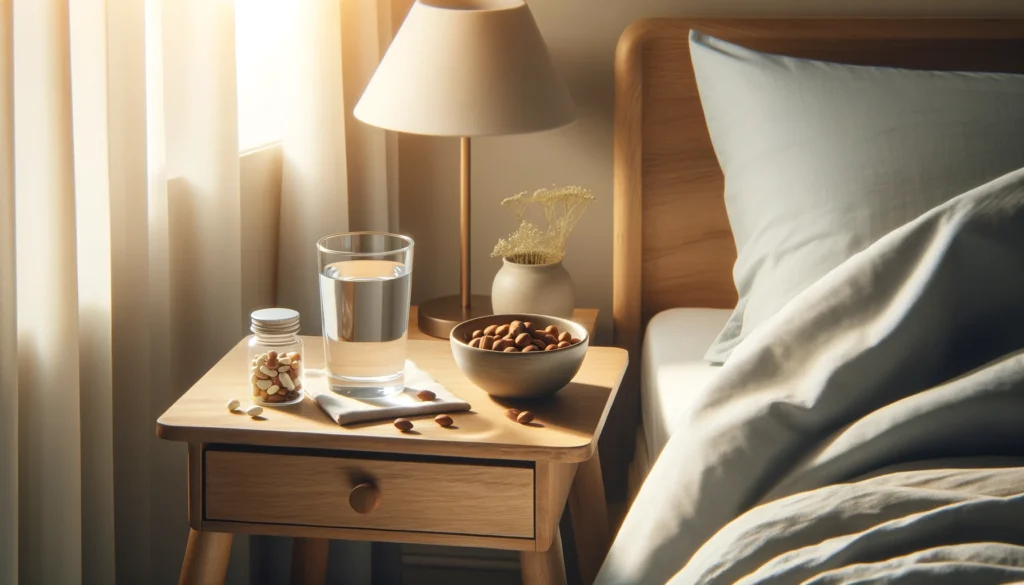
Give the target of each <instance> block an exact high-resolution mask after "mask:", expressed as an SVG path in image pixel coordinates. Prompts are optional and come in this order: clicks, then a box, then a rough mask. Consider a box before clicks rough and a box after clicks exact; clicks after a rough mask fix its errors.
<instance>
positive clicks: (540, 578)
mask: <svg viewBox="0 0 1024 585" xmlns="http://www.w3.org/2000/svg"><path fill="white" fill-rule="evenodd" d="M519 566H520V567H521V568H522V571H523V585H566V584H565V560H564V559H563V558H562V536H561V534H560V533H559V532H555V536H554V538H553V539H552V541H551V548H549V549H548V550H546V551H544V552H536V551H521V552H520V553H519Z"/></svg>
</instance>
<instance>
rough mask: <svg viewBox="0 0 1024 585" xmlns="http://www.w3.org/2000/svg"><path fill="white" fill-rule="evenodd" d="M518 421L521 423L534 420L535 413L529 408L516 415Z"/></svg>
mask: <svg viewBox="0 0 1024 585" xmlns="http://www.w3.org/2000/svg"><path fill="white" fill-rule="evenodd" d="M516 422H517V423H519V424H521V425H525V424H528V423H531V422H533V413H532V412H530V411H529V410H524V411H522V412H520V413H519V416H517V417H516Z"/></svg>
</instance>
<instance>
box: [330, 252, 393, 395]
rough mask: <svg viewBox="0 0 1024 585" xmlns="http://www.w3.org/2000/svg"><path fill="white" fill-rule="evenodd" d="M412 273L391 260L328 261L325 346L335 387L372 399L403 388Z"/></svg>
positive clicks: (348, 393) (349, 393)
mask: <svg viewBox="0 0 1024 585" xmlns="http://www.w3.org/2000/svg"><path fill="white" fill-rule="evenodd" d="M411 277H412V274H411V272H410V271H409V270H408V269H407V268H406V266H405V265H404V264H402V263H400V262H394V261H391V260H348V261H341V262H333V263H330V264H327V265H326V266H324V268H323V270H322V271H321V273H320V299H321V308H322V310H323V333H324V351H325V353H326V357H327V373H328V376H329V377H330V378H331V384H332V386H334V389H335V391H339V392H343V393H345V394H347V395H349V396H354V397H366V398H371V397H376V396H386V395H389V394H392V393H394V392H397V391H398V390H401V389H402V387H403V383H404V377H403V375H402V374H403V370H404V368H405V342H406V337H407V334H408V331H407V329H408V326H409V295H410V287H411V282H412V278H411Z"/></svg>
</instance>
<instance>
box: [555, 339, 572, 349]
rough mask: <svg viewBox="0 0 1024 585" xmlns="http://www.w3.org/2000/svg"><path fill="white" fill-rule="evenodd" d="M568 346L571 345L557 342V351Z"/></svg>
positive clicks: (566, 342)
mask: <svg viewBox="0 0 1024 585" xmlns="http://www.w3.org/2000/svg"><path fill="white" fill-rule="evenodd" d="M570 345H572V344H571V343H569V342H568V341H559V342H558V349H562V348H566V347H569V346H570Z"/></svg>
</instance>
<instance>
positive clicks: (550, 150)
mask: <svg viewBox="0 0 1024 585" xmlns="http://www.w3.org/2000/svg"><path fill="white" fill-rule="evenodd" d="M395 1H396V2H397V3H398V5H399V7H397V8H396V10H395V14H396V18H401V15H402V14H404V8H403V7H405V8H407V6H408V5H409V2H408V0H395ZM528 1H529V4H530V7H531V10H532V11H533V14H534V17H535V18H536V20H537V24H538V25H539V26H540V29H541V33H542V34H543V35H544V38H545V39H546V40H547V43H548V47H549V49H550V51H551V55H552V58H553V59H554V61H555V65H556V67H557V68H558V70H559V71H560V72H561V73H562V75H563V77H564V79H565V80H566V82H567V83H568V85H569V90H570V91H571V93H572V95H573V98H574V99H575V100H576V105H577V108H578V111H579V121H577V122H576V123H575V124H573V125H571V126H568V127H565V128H563V129H560V130H554V131H550V132H544V133H539V134H534V135H525V136H508V137H497V138H479V139H475V140H474V141H473V143H472V145H473V146H472V148H473V151H472V154H473V208H472V221H473V235H472V244H473V259H472V286H473V290H474V291H475V292H479V293H486V294H490V287H491V281H492V280H493V278H494V274H495V273H496V272H497V270H498V268H499V267H500V264H501V261H500V259H497V258H491V257H490V252H491V250H492V249H493V247H494V243H495V241H496V240H497V238H498V237H499V236H503V235H506V234H507V233H508V232H510V231H511V230H512V229H513V228H514V222H513V221H512V219H511V218H510V217H509V216H508V213H507V211H506V210H502V209H501V208H500V207H499V203H500V202H501V200H502V199H503V198H504V197H507V196H509V195H512V194H514V193H516V192H518V191H525V190H533V189H536V188H539V187H544V186H550V185H552V184H554V183H557V184H559V185H566V184H579V185H583V186H585V187H588V188H590V189H592V190H593V191H594V194H595V196H596V197H597V201H596V202H594V204H592V205H591V206H590V208H589V209H588V210H587V212H586V215H585V216H584V217H583V220H582V221H581V222H580V224H579V226H578V227H577V228H576V231H575V233H574V234H573V236H572V237H571V239H570V241H569V246H568V253H567V257H566V260H565V265H566V267H567V268H568V270H569V272H570V273H572V275H573V278H574V279H575V281H576V286H577V305H578V306H587V307H598V308H600V309H601V320H600V325H599V335H598V340H599V341H601V342H609V341H610V334H611V272H612V261H611V252H612V239H611V234H612V115H613V107H614V101H613V92H612V88H613V83H614V73H613V67H612V63H613V56H614V53H615V44H616V42H617V40H618V38H619V35H620V34H621V33H622V31H623V29H625V27H626V26H628V25H629V24H630V23H631V22H633V21H635V20H638V19H640V18H645V17H652V16H746V17H752V16H1001V15H1011V14H1017V15H1024V2H1021V1H1020V0H842V1H837V0H774V1H770V2H769V1H766V0H691V1H680V0H528ZM399 144H400V146H399V161H400V162H399V164H400V224H401V230H402V232H403V233H407V234H409V235H411V236H412V237H413V238H414V239H415V240H416V244H417V256H416V269H415V276H414V278H413V302H420V301H422V300H425V299H429V298H432V297H434V296H439V295H442V294H457V293H458V279H459V268H458V249H459V236H458V188H459V185H458V164H459V158H458V157H459V145H458V141H457V140H455V139H445V138H433V137H423V136H410V135H402V136H401V137H400V139H399Z"/></svg>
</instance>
